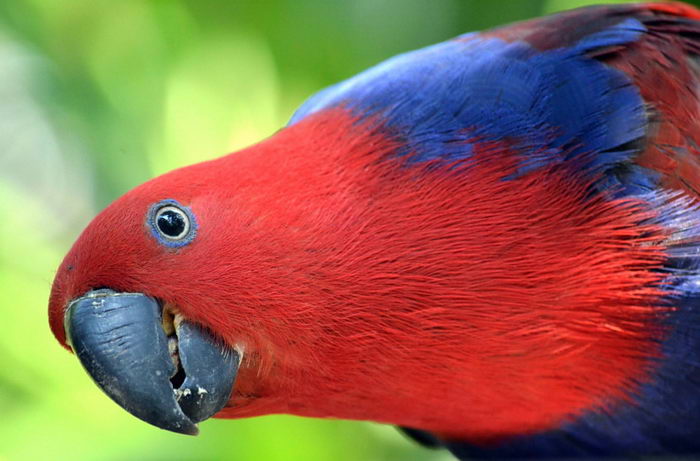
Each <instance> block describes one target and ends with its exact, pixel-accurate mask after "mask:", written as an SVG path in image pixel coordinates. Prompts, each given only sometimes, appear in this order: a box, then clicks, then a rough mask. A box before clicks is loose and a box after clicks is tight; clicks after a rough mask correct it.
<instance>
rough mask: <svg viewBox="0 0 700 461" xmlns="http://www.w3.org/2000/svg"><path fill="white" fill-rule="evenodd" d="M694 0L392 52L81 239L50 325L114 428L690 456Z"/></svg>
mask: <svg viewBox="0 0 700 461" xmlns="http://www.w3.org/2000/svg"><path fill="white" fill-rule="evenodd" d="M699 91H700V11H698V10H696V9H694V8H692V7H690V6H686V5H684V4H681V3H652V4H638V5H631V4H630V5H624V6H598V7H589V8H584V9H579V10H574V11H570V12H565V13H561V14H557V15H553V16H549V17H545V18H541V19H536V20H532V21H527V22H522V23H518V24H514V25H509V26H505V27H502V28H497V29H494V30H490V31H487V32H482V33H470V34H466V35H463V36H460V37H457V38H455V39H453V40H450V41H447V42H445V43H441V44H438V45H434V46H430V47H428V48H424V49H421V50H418V51H414V52H410V53H406V54H403V55H400V56H397V57H394V58H392V59H390V60H388V61H386V62H384V63H382V64H379V65H378V66H376V67H374V68H372V69H370V70H367V71H365V72H363V73H361V74H359V75H357V76H355V77H353V78H350V79H349V80H346V81H344V82H342V83H339V84H337V85H334V86H331V87H330V88H327V89H325V90H323V91H321V92H319V93H318V94H316V95H315V96H313V97H311V98H310V99H309V100H308V101H307V102H306V103H304V104H303V105H302V106H301V108H300V109H298V111H297V112H296V113H295V114H294V116H293V117H292V119H291V121H290V122H289V124H288V126H286V127H285V128H284V129H282V130H281V131H279V132H277V133H276V134H274V135H273V136H272V137H270V138H269V139H266V140H264V141H262V142H260V143H259V144H256V145H253V146H251V147H249V148H247V149H244V150H242V151H241V152H238V153H235V154H231V155H227V156H225V157H222V158H219V159H216V160H213V161H208V162H204V163H200V164H196V165H192V166H189V167H186V168H181V169H178V170H175V171H172V172H170V173H167V174H165V175H163V176H160V177H157V178H155V179H153V180H151V181H148V182H146V183H145V184H143V185H141V186H139V187H137V188H135V189H133V190H132V191H130V192H128V193H126V194H125V195H124V196H123V197H121V198H119V199H117V200H116V201H115V202H114V203H112V204H111V205H110V206H109V207H107V208H106V209H105V210H104V211H102V212H101V213H100V214H99V215H98V216H97V217H96V218H95V219H94V220H93V221H92V223H90V225H89V226H88V227H87V228H86V229H85V230H84V232H83V233H82V235H81V236H80V237H79V239H78V240H77V242H76V243H75V244H74V246H73V247H72V249H71V250H70V252H69V253H68V255H67V256H66V258H65V260H64V261H63V264H62V265H61V267H60V269H59V270H58V273H57V275H56V279H55V281H54V284H53V291H52V293H51V298H50V306H49V316H50V324H51V328H52V330H53V333H54V334H55V335H56V337H57V338H58V340H59V341H60V343H61V344H63V345H64V346H65V347H67V348H70V349H71V350H72V351H73V352H75V354H76V355H77V356H78V358H79V359H80V361H81V362H82V364H83V366H84V367H85V369H86V370H87V372H88V373H89V374H90V375H91V376H92V378H93V379H94V380H95V382H96V383H97V384H98V385H99V386H100V387H101V388H102V389H103V390H104V391H105V392H106V393H107V394H108V395H109V396H110V397H111V398H112V399H113V400H115V401H116V402H117V403H118V404H120V405H121V406H123V407H124V408H125V409H126V410H128V411H129V412H131V413H133V414H134V415H136V416H138V417H139V418H141V419H143V420H145V421H147V422H149V423H152V424H154V425H156V426H159V427H161V428H164V429H169V430H172V431H177V432H182V433H187V434H193V433H196V432H197V427H196V425H195V424H196V423H197V422H199V421H202V420H204V419H206V418H208V417H210V416H213V415H216V416H217V417H223V418H241V417H248V416H257V415H264V414H272V413H289V414H294V415H302V416H309V417H322V418H325V417H332V418H345V419H353V420H368V421H377V422H381V423H388V424H394V425H397V426H399V427H401V428H403V430H404V431H405V432H406V433H407V434H409V435H410V436H412V437H413V438H415V439H416V440H418V441H421V442H422V443H424V444H426V445H433V446H443V447H446V448H448V449H449V450H451V451H452V452H453V453H454V454H455V455H456V456H457V457H463V458H465V459H466V458H468V457H476V458H492V459H493V458H498V459H503V458H509V457H516V458H517V457H534V458H548V457H550V458H551V457H577V456H579V457H591V456H601V457H602V456H615V457H620V456H632V455H654V454H667V453H673V454H689V453H700V207H699V200H700V124H699V112H700V104H699V101H700V99H699V97H698V92H699Z"/></svg>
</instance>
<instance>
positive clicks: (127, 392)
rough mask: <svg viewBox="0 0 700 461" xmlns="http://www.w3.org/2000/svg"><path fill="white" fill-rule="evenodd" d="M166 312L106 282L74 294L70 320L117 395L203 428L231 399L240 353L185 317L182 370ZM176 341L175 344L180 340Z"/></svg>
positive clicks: (151, 416) (69, 331) (74, 338)
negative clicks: (167, 330) (105, 286)
mask: <svg viewBox="0 0 700 461" xmlns="http://www.w3.org/2000/svg"><path fill="white" fill-rule="evenodd" d="M162 315H163V313H162V309H161V306H160V305H159V304H158V302H157V301H156V300H155V299H153V298H151V297H149V296H146V295H144V294H141V293H117V292H114V291H112V290H106V289H102V290H94V291H90V292H88V293H86V294H85V295H84V296H82V297H80V298H77V299H75V300H73V301H72V302H71V303H70V305H69V306H68V309H67V310H66V313H65V319H64V322H65V328H66V335H67V337H68V341H69V343H70V345H71V347H72V348H73V351H74V352H75V353H76V355H77V356H78V358H79V359H80V362H81V363H82V364H83V367H85V370H86V371H87V372H88V373H89V374H90V376H91V377H92V379H93V380H94V381H95V382H96V383H97V385H98V386H99V387H100V388H101V389H102V390H103V391H104V392H105V393H106V394H107V395H108V396H109V397H110V398H112V400H114V401H115V402H117V403H118V404H119V405H120V406H122V407H123V408H124V409H125V410H127V411H128V412H129V413H131V414H133V415H134V416H136V417H138V418H140V419H142V420H144V421H146V422H148V423H151V424H153V425H155V426H158V427H160V428H163V429H167V430H170V431H174V432H179V433H182V434H190V435H196V434H197V433H198V429H197V426H196V423H198V422H199V421H203V420H205V419H207V418H209V417H211V416H213V415H214V414H215V413H217V412H218V411H219V410H221V409H222V408H223V407H224V405H226V402H228V400H229V397H230V396H231V391H232V389H233V383H234V380H235V378H236V373H237V371H238V365H239V355H238V353H237V352H236V351H235V350H234V349H232V348H230V347H228V346H226V345H224V344H223V342H222V341H219V340H217V339H216V338H215V337H214V336H212V334H211V333H209V332H208V331H207V330H206V329H204V328H202V327H200V326H198V325H195V324H192V323H189V322H187V321H184V320H183V321H181V322H176V324H175V334H176V335H177V337H176V344H177V349H178V353H179V359H180V360H179V366H180V367H181V369H180V370H178V366H177V364H176V363H174V361H173V359H172V358H171V354H170V352H169V349H168V338H167V337H166V333H165V331H164V330H163V327H162ZM170 342H171V349H172V347H173V346H174V344H173V342H174V340H173V339H172V338H171V341H170ZM182 374H184V381H181V379H180V378H181V375H182ZM176 375H178V376H177V377H176ZM171 378H175V379H173V380H172V381H171ZM180 381H181V383H180ZM178 384H179V386H178Z"/></svg>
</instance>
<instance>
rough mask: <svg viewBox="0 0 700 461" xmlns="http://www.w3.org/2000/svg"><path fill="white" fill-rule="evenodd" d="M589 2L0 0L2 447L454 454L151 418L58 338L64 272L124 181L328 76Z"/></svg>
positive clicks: (262, 127)
mask: <svg viewBox="0 0 700 461" xmlns="http://www.w3.org/2000/svg"><path fill="white" fill-rule="evenodd" d="M585 3H591V2H588V1H582V0H549V1H545V0H530V1H525V0H518V1H515V0H513V1H505V0H494V1H488V2H486V1H484V0H472V1H460V0H441V1H436V2H430V1H425V0H381V1H380V0H356V1H352V2H350V1H348V2H342V1H326V0H315V1H314V0H312V1H303V2H299V1H295V0H267V1H258V2H253V1H211V0H201V1H197V0H191V1H187V0H153V1H137V0H119V1H107V0H76V1H73V0H3V1H2V2H0V216H2V219H1V220H0V222H1V223H2V224H0V310H1V312H2V324H3V327H4V328H3V334H2V335H0V414H2V420H0V460H27V459H51V458H58V459H63V458H70V459H72V460H76V461H77V460H92V459H115V460H119V459H129V458H135V459H154V460H159V459H193V460H194V459H237V460H277V459H278V460H306V461H312V460H328V459H333V460H395V459H396V460H398V459H400V460H411V459H415V460H419V459H420V460H438V459H450V457H449V456H448V455H446V454H445V453H442V452H433V451H428V450H425V449H422V448H419V447H417V446H416V445H414V444H413V443H411V442H409V441H406V440H404V439H403V438H402V437H401V436H400V435H399V434H398V433H396V431H395V430H394V429H393V428H391V427H388V426H380V425H377V424H370V423H361V422H344V421H322V420H309V419H302V418H295V417H290V416H270V417H265V418H258V419H251V420H240V421H238V420H237V421H219V420H217V421H208V422H205V423H203V424H202V428H201V429H202V435H201V436H200V437H198V438H188V437H185V436H180V435H175V434H170V433H167V432H164V431H160V430H157V429H155V428H153V427H150V426H148V425H146V424H145V423H142V422H140V421H138V420H136V419H135V418H133V417H131V416H130V415H128V414H127V413H125V412H124V411H123V410H121V409H120V408H118V407H117V406H116V405H115V404H113V403H112V402H111V401H110V400H109V399H108V398H107V397H105V396H104V395H103V394H102V393H101V392H100V391H99V390H98V389H97V387H96V386H94V385H93V384H92V383H91V382H90V380H89V378H88V376H87V374H85V373H84V372H83V371H82V369H81V368H80V365H79V363H78V361H77V360H75V358H74V357H73V356H72V355H70V354H68V353H67V352H66V351H64V350H62V349H61V348H60V347H59V346H58V345H57V343H56V341H55V340H54V338H53V337H52V335H51V333H50V332H49V329H48V326H47V321H46V304H47V298H48V293H49V289H50V284H51V280H52V278H53V274H54V271H55V268H56V267H57V266H58V264H59V263H60V260H61V258H62V256H63V254H65V252H66V251H67V250H68V248H69V246H70V243H71V242H72V241H73V240H74V239H75V238H76V237H77V235H78V233H79V231H80V230H81V229H82V227H83V226H84V225H85V224H86V223H87V222H88V221H89V220H90V218H91V217H92V216H94V214H95V213H96V212H97V211H98V210H99V209H101V208H102V207H104V206H105V205H107V204H108V203H109V202H110V201H112V200H113V199H114V198H116V197H117V196H118V195H120V194H122V193H123V192H125V191H127V190H129V189H130V188H132V187H134V186H136V185H137V184H139V183H141V182H142V181H144V180H146V179H148V178H150V177H152V176H154V175H156V174H159V173H162V172H165V171H167V170H170V169H172V168H175V167H178V166H182V165H186V164H190V163H194V162H198V161H202V160H205V159H208V158H212V157H216V156H219V155H222V154H224V153H227V152H230V151H233V150H236V149H238V148H241V147H244V146H246V145H249V144H251V143H254V142H256V141H258V140H260V139H262V138H264V137H266V136H268V135H270V134H271V133H273V132H274V131H276V130H277V129H279V128H280V127H281V126H283V125H284V123H285V121H286V120H288V118H289V117H290V115H291V114H292V112H293V110H294V108H295V107H296V106H298V105H299V104H300V103H301V102H302V101H303V99H304V98H305V97H307V96H309V95H310V94H311V93H312V92H314V91H316V90H318V89H320V88H321V87H323V86H325V85H328V84H331V83H333V82H336V81H338V80H340V79H343V78H346V77H349V76H351V75H353V74H355V73H356V72H359V71H361V70H362V69H364V68H366V67H368V66H370V65H372V64H375V63H377V62H379V61H381V60H383V59H385V58H387V57H390V56H392V55H394V54H396V53H399V52H401V51H406V50H411V49H414V48H417V47H421V46H425V45H429V44H431V43H435V42H438V41H441V40H444V39H447V38H450V37H452V36H455V35H458V34H460V33H463V32H466V31H470V30H476V29H483V28H487V27H491V26H495V25H497V24H500V23H506V22H510V21H514V20H518V19H524V18H529V17H534V16H538V15H540V14H543V13H544V12H552V11H555V10H560V9H567V8H569V7H572V6H580V5H581V4H585ZM435 411H436V412H439V411H440V409H439V408H436V409H435Z"/></svg>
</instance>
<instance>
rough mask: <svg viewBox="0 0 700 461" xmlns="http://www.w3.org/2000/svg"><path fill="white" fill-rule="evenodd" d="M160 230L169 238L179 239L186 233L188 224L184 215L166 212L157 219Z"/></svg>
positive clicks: (170, 211) (171, 211)
mask: <svg viewBox="0 0 700 461" xmlns="http://www.w3.org/2000/svg"><path fill="white" fill-rule="evenodd" d="M156 224H157V225H158V229H160V231H161V232H162V233H163V234H165V235H167V236H168V237H179V236H180V235H181V234H182V232H184V230H185V227H186V226H187V224H186V223H185V218H184V217H183V216H182V214H180V213H177V212H175V211H173V210H165V211H163V212H162V213H160V214H159V215H158V218H157V219H156Z"/></svg>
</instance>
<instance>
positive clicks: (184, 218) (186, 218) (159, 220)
mask: <svg viewBox="0 0 700 461" xmlns="http://www.w3.org/2000/svg"><path fill="white" fill-rule="evenodd" d="M148 224H149V226H150V228H151V234H153V236H154V237H155V238H156V240H158V242H160V243H161V244H163V245H165V246H169V247H181V246H185V245H187V244H188V243H190V242H191V241H192V239H194V235H195V233H196V230H197V229H196V228H197V223H196V221H195V219H194V215H193V214H192V211H191V210H190V209H189V208H187V207H185V206H182V205H180V204H179V203H178V202H177V201H175V200H163V201H161V202H158V203H156V204H154V205H153V206H152V207H151V209H150V210H149V213H148Z"/></svg>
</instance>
